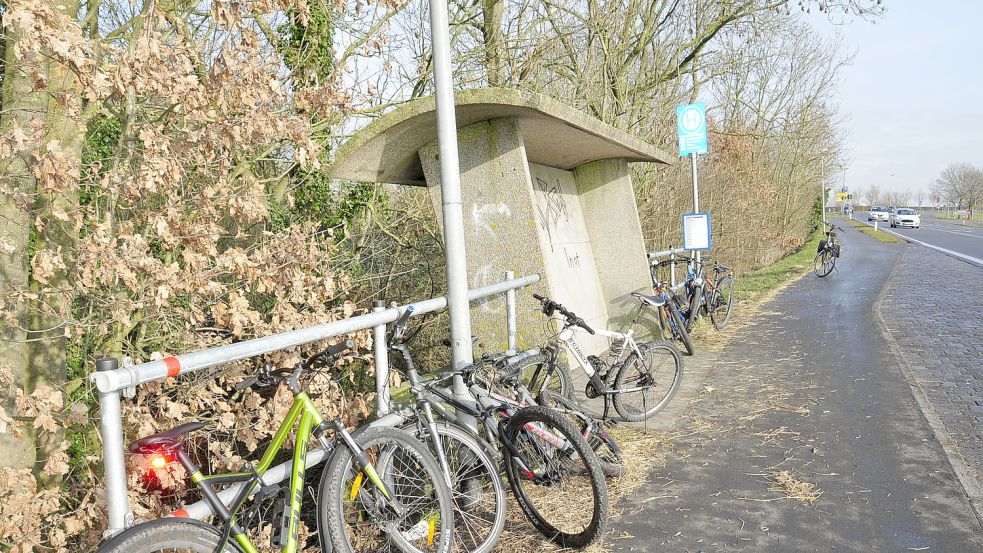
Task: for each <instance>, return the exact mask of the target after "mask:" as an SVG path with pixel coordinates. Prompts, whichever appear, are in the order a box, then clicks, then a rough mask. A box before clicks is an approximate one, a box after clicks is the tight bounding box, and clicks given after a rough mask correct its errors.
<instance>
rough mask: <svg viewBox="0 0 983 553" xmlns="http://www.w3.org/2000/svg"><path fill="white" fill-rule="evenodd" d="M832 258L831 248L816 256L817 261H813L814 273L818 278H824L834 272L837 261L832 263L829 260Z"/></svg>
mask: <svg viewBox="0 0 983 553" xmlns="http://www.w3.org/2000/svg"><path fill="white" fill-rule="evenodd" d="M831 258H832V253H831V252H830V250H829V248H824V249H823V251H821V252H819V253H817V254H816V259H815V260H814V261H813V272H814V273H816V276H818V277H819V278H823V277H824V276H826V275H828V274H829V273H831V272H832V271H833V266H834V265H835V263H836V262H835V260H834V261H833V262H832V263H830V262H829V259H831Z"/></svg>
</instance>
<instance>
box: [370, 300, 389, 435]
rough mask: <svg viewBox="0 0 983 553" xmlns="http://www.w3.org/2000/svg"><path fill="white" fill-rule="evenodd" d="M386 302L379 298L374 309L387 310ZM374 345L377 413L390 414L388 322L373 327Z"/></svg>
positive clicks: (378, 414) (379, 415) (382, 415)
mask: <svg viewBox="0 0 983 553" xmlns="http://www.w3.org/2000/svg"><path fill="white" fill-rule="evenodd" d="M385 310H386V302H385V301H383V300H377V301H376V302H375V306H374V307H373V308H372V311H376V312H378V311H385ZM372 347H373V349H374V353H375V395H376V409H375V412H376V415H377V416H378V417H380V418H381V417H384V416H386V415H388V414H389V347H388V345H387V344H386V323H382V324H379V325H376V326H374V327H372Z"/></svg>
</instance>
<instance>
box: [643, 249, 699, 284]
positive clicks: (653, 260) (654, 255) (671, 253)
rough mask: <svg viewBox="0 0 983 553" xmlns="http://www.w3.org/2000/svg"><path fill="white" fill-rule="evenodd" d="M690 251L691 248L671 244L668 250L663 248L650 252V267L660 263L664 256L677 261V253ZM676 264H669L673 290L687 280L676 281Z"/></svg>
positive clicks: (670, 282) (670, 281)
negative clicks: (685, 248) (676, 246)
mask: <svg viewBox="0 0 983 553" xmlns="http://www.w3.org/2000/svg"><path fill="white" fill-rule="evenodd" d="M689 253H690V251H689V250H684V249H682V248H675V247H673V246H669V249H668V250H662V251H660V252H650V253H648V254H646V255H647V256H648V259H649V267H654V266H656V265H658V264H659V263H660V262H661V261H662V258H664V257H668V258H669V260H670V261H676V256H677V255H680V254H689ZM676 265H677V264H676V263H671V264H669V286H670V287H671V288H672V289H673V290H677V289H679V288H681V287H682V286H683V284H685V282H677V281H676ZM653 278H654V275H653Z"/></svg>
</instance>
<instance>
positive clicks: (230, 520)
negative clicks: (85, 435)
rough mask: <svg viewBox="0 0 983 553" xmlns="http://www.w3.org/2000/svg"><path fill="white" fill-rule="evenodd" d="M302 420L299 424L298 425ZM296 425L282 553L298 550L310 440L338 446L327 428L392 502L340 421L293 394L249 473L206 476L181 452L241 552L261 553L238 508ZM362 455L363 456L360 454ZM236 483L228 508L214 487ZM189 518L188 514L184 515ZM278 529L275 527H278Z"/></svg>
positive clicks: (304, 396)
mask: <svg viewBox="0 0 983 553" xmlns="http://www.w3.org/2000/svg"><path fill="white" fill-rule="evenodd" d="M298 421H299V422H298ZM295 425H296V426H297V438H296V443H295V444H294V456H293V464H292V466H291V473H290V494H289V500H290V504H289V506H288V508H289V509H290V510H289V511H288V519H287V524H286V526H285V528H284V529H283V530H285V531H286V532H287V538H286V541H285V543H284V545H283V548H282V549H281V551H282V552H283V553H295V552H296V551H297V549H298V543H297V540H298V534H299V530H300V508H301V504H302V500H303V497H304V470H305V467H306V459H307V448H308V444H309V443H310V439H311V437H312V436H314V437H315V438H316V439H317V440H318V441H319V442H320V445H321V447H323V448H324V449H325V450H327V451H331V450H332V449H333V448H334V447H335V444H332V443H331V442H329V441H328V440H327V439H326V438H325V437H324V435H323V431H324V430H325V429H326V427H329V426H333V427H334V430H335V432H336V435H337V437H338V438H337V439H340V440H342V441H343V442H344V444H345V445H346V446H347V447H349V448H350V449H351V450H352V451H353V452H354V453H356V455H355V458H356V459H359V460H361V459H365V462H364V463H363V462H361V461H360V465H363V466H362V467H361V468H362V471H363V472H364V473H365V475H366V476H367V477H368V478H369V481H370V482H372V484H373V485H375V486H376V487H377V488H378V489H379V490H381V491H382V493H383V495H384V496H385V497H386V499H390V500H391V499H392V498H393V494H392V492H391V491H390V490H389V489H388V488H387V487H386V485H385V483H384V482H383V480H382V478H380V477H379V475H378V473H377V472H376V470H375V467H374V466H373V465H372V463H371V462H368V460H367V459H366V458H365V455H364V451H362V449H361V448H360V447H359V446H358V444H357V443H356V442H355V440H354V439H353V438H352V436H351V434H349V433H348V431H347V430H346V429H345V427H344V425H342V424H341V423H340V422H338V421H330V422H328V423H325V420H324V418H323V417H322V416H321V414H320V413H319V412H318V410H317V408H316V407H315V406H314V402H313V401H312V400H311V398H310V396H308V395H307V393H306V392H300V393H298V394H296V395H294V401H293V404H292V405H291V407H290V411H289V412H288V413H287V416H286V417H285V418H284V420H283V422H282V423H281V424H280V427H279V428H278V429H277V431H276V434H274V435H273V440H272V441H271V442H270V445H269V446H267V448H266V451H265V452H264V453H263V457H262V458H261V459H260V461H259V464H258V465H256V466H255V467H252V466H250V471H248V472H230V473H221V474H211V475H205V474H202V473H201V469H200V468H198V467H196V466H195V465H194V464H193V463H192V462H191V460H190V459H189V458H187V455H186V454H184V452H183V450H182V451H181V457H182V458H181V459H180V461H181V463H182V464H183V465H185V469H187V470H188V473H189V474H190V479H191V482H192V483H194V484H195V485H196V486H198V488H199V489H200V490H201V491H202V493H203V494H204V496H205V499H206V500H207V501H208V503H209V504H210V505H211V507H212V510H213V511H214V512H215V513H216V514H217V515H218V516H219V518H221V520H222V522H224V523H226V524H228V525H229V528H230V534H231V537H232V539H234V540H235V542H236V544H238V546H239V547H240V548H241V549H242V551H243V552H244V553H258V552H259V550H258V549H257V548H256V546H255V545H253V543H252V541H251V540H250V539H249V536H248V535H247V534H246V532H245V531H243V529H242V528H241V527H239V525H238V524H236V522H235V517H236V514H237V512H238V511H239V509H240V508H241V507H242V505H243V503H245V501H246V499H248V498H249V496H250V495H252V493H253V490H254V489H255V488H256V485H257V484H262V482H263V474H265V473H266V471H267V470H269V468H270V466H271V465H272V464H273V460H274V459H275V458H276V456H277V454H278V453H279V452H280V451H281V450H282V449H283V444H284V442H285V441H286V439H287V436H289V435H290V431H291V430H292V429H293V428H294V426H295ZM359 453H361V455H359ZM236 482H246V485H245V486H244V487H243V489H242V491H241V492H240V493H239V495H238V496H237V497H236V498H235V500H234V501H233V502H232V504H231V507H230V508H227V507H226V506H225V504H224V503H222V501H221V499H219V497H218V494H217V492H216V491H215V488H213V487H212V486H213V484H232V483H236ZM174 515H175V516H182V515H181V511H176V512H175V513H174ZM185 516H186V515H185ZM275 527H276V526H274V528H275Z"/></svg>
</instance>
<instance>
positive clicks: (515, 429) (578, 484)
mask: <svg viewBox="0 0 983 553" xmlns="http://www.w3.org/2000/svg"><path fill="white" fill-rule="evenodd" d="M500 438H501V439H502V440H503V443H504V444H507V445H506V450H505V451H503V453H504V454H505V474H506V476H507V477H508V480H509V485H510V487H511V488H512V491H513V492H514V493H515V497H516V499H517V500H518V501H519V506H521V507H522V511H523V513H524V514H525V515H526V518H527V519H529V521H530V522H531V523H532V524H533V526H535V527H536V529H537V530H539V532H540V533H542V534H543V535H544V536H546V537H547V538H548V539H550V540H551V541H553V542H555V543H557V544H558V545H560V546H562V547H575V548H584V547H587V546H588V545H590V544H591V543H592V542H593V541H594V540H596V539H597V538H599V537H600V536H601V535H603V533H604V530H605V528H606V527H607V518H608V490H607V484H606V483H605V482H604V473H603V472H602V471H601V467H600V466H599V465H598V462H597V456H596V455H594V452H593V451H591V449H590V446H589V445H587V442H586V441H585V440H584V437H583V436H581V435H580V433H579V432H578V431H577V430H576V429H575V428H574V427H573V425H571V424H570V421H568V420H567V419H566V418H564V417H563V416H562V415H560V414H558V413H556V412H554V411H552V410H550V409H547V408H545V407H541V406H534V407H523V408H522V409H519V410H518V411H517V412H516V414H515V415H513V416H512V417H510V418H509V419H508V421H507V422H506V424H505V425H504V428H503V432H502V435H501V436H500Z"/></svg>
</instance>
